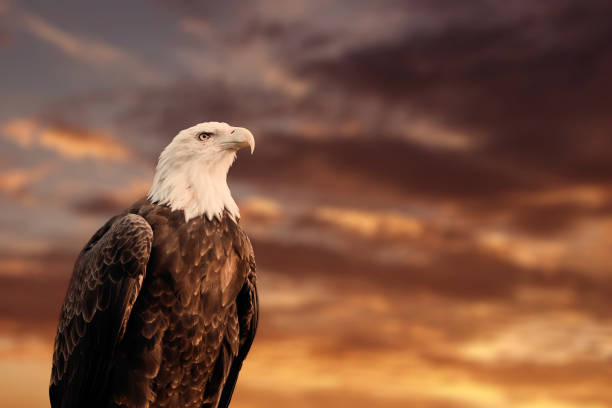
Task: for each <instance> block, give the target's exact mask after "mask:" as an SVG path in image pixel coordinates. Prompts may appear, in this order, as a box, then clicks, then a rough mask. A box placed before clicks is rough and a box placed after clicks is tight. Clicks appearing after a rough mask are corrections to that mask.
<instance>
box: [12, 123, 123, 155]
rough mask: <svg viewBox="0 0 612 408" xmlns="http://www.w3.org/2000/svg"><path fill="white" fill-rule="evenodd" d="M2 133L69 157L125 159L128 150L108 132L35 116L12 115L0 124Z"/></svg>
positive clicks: (27, 143)
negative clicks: (43, 119) (52, 122)
mask: <svg viewBox="0 0 612 408" xmlns="http://www.w3.org/2000/svg"><path fill="white" fill-rule="evenodd" d="M2 133H3V134H4V136H5V137H6V138H7V139H8V140H11V141H13V142H15V143H17V144H18V145H19V146H21V147H24V148H29V147H31V146H41V147H44V148H46V149H49V150H53V151H55V152H57V153H59V154H60V155H62V156H64V157H67V158H69V159H85V158H95V159H104V160H125V159H126V158H127V157H128V156H129V150H128V148H127V147H125V146H124V145H123V144H122V143H120V142H118V141H116V140H114V139H113V138H111V137H110V136H109V135H108V134H106V133H103V132H98V131H91V130H87V129H82V128H78V127H74V126H69V125H64V124H55V125H54V124H44V123H41V122H39V121H37V120H35V119H27V118H26V119H13V120H11V121H9V122H6V123H5V124H4V125H3V126H2Z"/></svg>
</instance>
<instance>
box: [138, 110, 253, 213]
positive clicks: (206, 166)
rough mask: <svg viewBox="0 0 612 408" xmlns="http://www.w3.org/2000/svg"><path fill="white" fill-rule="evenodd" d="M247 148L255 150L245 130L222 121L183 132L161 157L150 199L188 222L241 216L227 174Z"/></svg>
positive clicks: (196, 126) (250, 136)
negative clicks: (238, 155)
mask: <svg viewBox="0 0 612 408" xmlns="http://www.w3.org/2000/svg"><path fill="white" fill-rule="evenodd" d="M243 147H250V149H251V153H253V150H255V138H254V137H253V134H252V133H251V132H250V131H249V130H248V129H245V128H241V127H233V126H230V125H228V124H227V123H222V122H205V123H199V124H197V125H195V126H192V127H190V128H187V129H184V130H182V131H180V132H179V133H178V134H177V135H176V136H175V137H174V139H173V140H172V142H170V144H169V145H168V146H166V148H165V149H164V150H163V152H162V153H161V155H160V156H159V161H158V163H157V168H156V170H155V176H154V178H153V184H152V186H151V189H150V190H149V194H148V195H147V197H148V198H149V200H150V201H151V202H152V203H156V204H160V205H168V206H170V208H172V209H173V210H177V211H178V210H182V211H184V213H185V220H186V221H189V220H190V219H191V218H195V217H197V216H200V215H203V214H205V215H206V217H207V218H208V219H209V220H212V219H213V218H214V217H217V218H221V217H222V216H223V214H224V211H225V210H227V212H228V213H229V215H230V217H232V218H233V219H237V218H239V217H240V212H239V211H238V206H237V205H236V202H235V201H234V199H233V198H232V195H231V192H230V190H229V187H228V185H227V172H228V170H229V168H230V167H231V165H232V163H233V162H234V160H235V159H236V152H237V151H238V150H240V149H242V148H243Z"/></svg>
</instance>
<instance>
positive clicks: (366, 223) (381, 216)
mask: <svg viewBox="0 0 612 408" xmlns="http://www.w3.org/2000/svg"><path fill="white" fill-rule="evenodd" d="M314 217H315V219H317V220H318V221H322V222H325V223H328V224H331V225H334V226H337V227H339V228H342V229H345V230H348V231H350V232H354V233H357V234H359V235H362V236H365V237H374V236H386V237H396V238H399V237H408V238H416V237H418V236H420V235H421V234H422V233H423V230H424V227H423V224H422V222H421V221H419V220H417V219H416V218H414V217H409V216H407V215H402V214H400V213H397V212H393V211H385V212H371V211H363V210H357V209H347V208H337V207H321V208H318V209H316V210H315V213H314Z"/></svg>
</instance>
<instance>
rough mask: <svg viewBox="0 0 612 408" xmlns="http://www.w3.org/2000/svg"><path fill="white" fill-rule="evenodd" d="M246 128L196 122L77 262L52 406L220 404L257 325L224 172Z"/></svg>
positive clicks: (246, 142) (250, 270) (247, 258)
mask: <svg viewBox="0 0 612 408" xmlns="http://www.w3.org/2000/svg"><path fill="white" fill-rule="evenodd" d="M243 147H250V149H251V153H253V149H254V148H255V140H254V138H253V135H252V134H251V132H250V131H248V130H247V129H245V128H240V127H232V126H230V125H228V124H226V123H219V122H207V123H200V124H197V125H195V126H193V127H190V128H188V129H185V130H183V131H181V132H179V133H178V135H177V136H176V137H174V139H173V140H172V142H171V143H170V144H169V145H168V146H167V147H166V148H165V149H164V151H163V152H162V153H161V155H160V157H159V161H158V164H157V169H156V172H155V177H154V179H153V185H152V187H151V189H150V191H149V193H148V195H147V196H146V197H145V198H143V199H142V200H140V201H138V202H137V203H135V204H134V205H132V206H131V207H130V208H128V209H127V210H125V212H123V213H122V214H119V215H117V216H115V217H113V218H111V219H110V220H109V221H108V222H107V223H106V224H104V226H102V228H100V229H99V230H98V231H97V232H96V233H95V234H94V235H93V237H92V238H91V239H90V240H89V242H88V243H87V244H86V245H85V247H84V248H83V250H82V251H81V253H80V254H79V256H78V259H77V260H76V263H75V266H74V271H73V273H72V278H71V280H70V283H69V287H68V292H67V294H66V298H65V300H64V304H63V306H62V310H61V314H60V318H59V324H58V328H57V335H56V337H55V347H54V351H53V368H52V372H51V383H50V387H49V396H50V400H51V406H52V407H53V408H60V407H61V408H69V407H70V408H71V407H128V408H132V407H211V408H212V407H215V408H216V407H227V406H228V405H229V403H230V399H231V397H232V393H233V391H234V387H235V385H236V380H237V378H238V372H239V371H240V369H241V367H242V363H243V361H244V359H245V357H246V355H247V353H248V351H249V349H250V347H251V343H252V342H253V338H254V336H255V330H256V327H257V316H258V301H257V289H256V281H255V280H256V279H255V259H254V255H253V249H252V247H251V243H250V242H249V239H248V237H247V236H246V234H245V233H244V231H243V230H242V229H241V227H240V223H239V217H240V214H239V211H238V207H237V205H236V203H235V202H234V200H233V199H232V196H231V193H230V190H229V188H228V186H227V182H226V175H227V172H228V170H229V168H230V166H231V165H232V163H233V162H234V159H235V158H236V152H237V151H238V150H239V149H241V148H243Z"/></svg>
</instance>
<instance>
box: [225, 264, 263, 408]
mask: <svg viewBox="0 0 612 408" xmlns="http://www.w3.org/2000/svg"><path fill="white" fill-rule="evenodd" d="M236 311H237V313H238V324H239V333H238V336H239V339H238V340H239V348H238V354H237V355H236V356H235V357H234V359H233V360H232V362H231V366H230V369H229V373H228V375H227V379H226V380H225V385H224V386H223V391H222V392H221V398H220V399H219V405H218V408H227V407H228V406H229V403H230V401H231V399H232V394H233V393H234V388H235V386H236V381H237V380H238V373H239V372H240V369H241V368H242V362H243V361H244V359H245V358H246V356H247V354H248V352H249V350H250V349H251V344H253V339H254V338H255V332H256V331H257V320H258V317H259V301H258V298H257V286H256V280H255V265H254V262H253V263H252V265H251V268H250V270H249V272H248V273H247V277H246V281H245V283H244V285H243V286H242V289H241V290H240V292H239V293H238V297H237V298H236Z"/></svg>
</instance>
